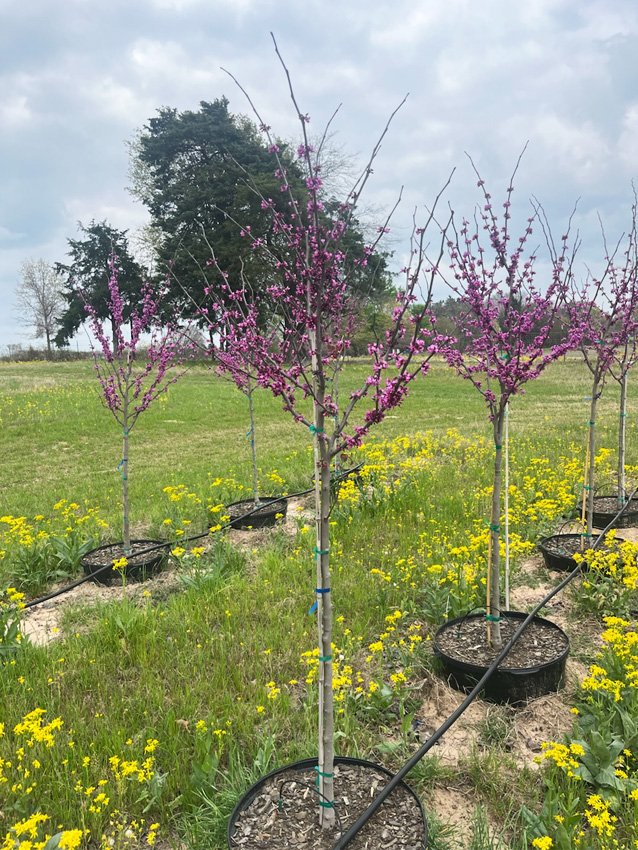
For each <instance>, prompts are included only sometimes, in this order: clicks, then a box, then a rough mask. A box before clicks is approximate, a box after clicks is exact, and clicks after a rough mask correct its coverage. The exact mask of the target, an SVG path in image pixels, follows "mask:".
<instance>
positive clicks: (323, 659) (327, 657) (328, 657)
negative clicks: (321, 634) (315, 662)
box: [319, 655, 332, 664]
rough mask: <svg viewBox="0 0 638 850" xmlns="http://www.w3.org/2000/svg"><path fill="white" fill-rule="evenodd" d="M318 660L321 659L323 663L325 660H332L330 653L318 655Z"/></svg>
mask: <svg viewBox="0 0 638 850" xmlns="http://www.w3.org/2000/svg"><path fill="white" fill-rule="evenodd" d="M319 661H323V663H324V664H325V663H326V662H327V661H332V655H320V656H319Z"/></svg>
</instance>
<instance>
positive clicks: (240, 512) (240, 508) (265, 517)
mask: <svg viewBox="0 0 638 850" xmlns="http://www.w3.org/2000/svg"><path fill="white" fill-rule="evenodd" d="M287 507H288V505H287V502H286V500H285V499H276V498H270V497H261V498H260V500H259V502H258V503H257V505H255V502H254V501H253V500H252V499H245V500H244V501H242V502H235V504H233V505H228V506H227V508H226V511H227V513H228V515H229V516H230V525H231V527H232V528H244V529H245V528H264V527H266V526H270V525H275V523H276V522H277V521H278V517H277V514H284V515H285V513H286V510H287ZM255 508H257V510H255ZM247 513H250V516H248V517H246V518H245V519H242V517H243V516H244V514H247Z"/></svg>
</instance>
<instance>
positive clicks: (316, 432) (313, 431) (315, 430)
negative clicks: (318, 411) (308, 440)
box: [308, 425, 323, 434]
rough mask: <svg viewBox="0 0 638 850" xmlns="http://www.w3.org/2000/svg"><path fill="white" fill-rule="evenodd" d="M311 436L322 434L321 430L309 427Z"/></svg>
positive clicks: (312, 426)
mask: <svg viewBox="0 0 638 850" xmlns="http://www.w3.org/2000/svg"><path fill="white" fill-rule="evenodd" d="M308 427H309V428H310V433H311V434H323V428H316V427H315V426H314V425H309V426H308Z"/></svg>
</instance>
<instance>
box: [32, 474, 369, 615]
mask: <svg viewBox="0 0 638 850" xmlns="http://www.w3.org/2000/svg"><path fill="white" fill-rule="evenodd" d="M362 466H363V463H360V464H359V465H358V466H355V467H353V468H352V469H348V470H346V471H345V472H341V473H339V475H335V477H334V480H335V481H339V480H340V479H341V478H346V477H347V476H348V475H350V474H351V473H352V472H356V471H357V470H358V469H361V467H362ZM314 489H315V488H314V487H310V488H308V489H307V490H300V491H299V493H288V495H286V496H280V497H277V498H276V499H274V501H275V502H287V501H288V499H296V498H297V497H299V496H307V495H308V493H312V492H313V490H314ZM262 507H263V506H262V505H260V506H259V507H257V508H253V509H252V510H250V511H248V512H247V513H245V514H242V515H241V516H238V517H235V519H234V520H232V521H231V522H227V523H225V525H223V526H221V528H220V529H219V530H220V531H221V530H222V529H224V528H229V527H230V526H231V525H232V524H233V523H234V522H237V521H238V520H242V519H246V517H249V516H252V515H253V514H254V513H257V511H260V510H261V508H262ZM204 537H210V531H204V532H202V533H201V534H194V535H193V536H192V537H184V538H182V540H181V541H180V542H181V543H194V542H195V541H196V540H202V539H203V538H204ZM174 545H175V544H174V543H172V542H168V541H167V542H165V543H156V544H154V545H153V546H148V547H147V548H146V549H142V550H140V551H139V552H136V553H135V557H136V558H138V557H140V556H141V555H148V554H149V553H150V552H156V551H157V550H158V549H168V547H169V546H174ZM112 569H113V564H105V565H104V566H103V567H100V568H99V569H97V570H94V571H93V572H92V573H91V575H87V576H82V578H79V579H77V580H76V581H74V582H71V584H67V585H65V586H64V587H61V588H60V589H59V590H54V591H53V592H52V593H47V595H46V596H40V597H39V598H38V599H31V600H30V601H29V602H25V604H24V606H23V610H24V609H26V608H32V607H33V606H34V605H41V604H42V603H43V602H49V600H51V599H55V598H56V596H62V594H64V593H68V592H69V590H73V589H74V588H75V587H79V586H80V585H81V584H84V582H85V581H92V580H93V579H94V578H95V576H98V575H100V574H101V573H103V572H105V571H106V570H112Z"/></svg>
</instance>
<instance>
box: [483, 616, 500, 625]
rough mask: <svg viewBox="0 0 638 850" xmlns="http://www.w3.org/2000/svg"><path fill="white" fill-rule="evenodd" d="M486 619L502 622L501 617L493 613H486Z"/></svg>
mask: <svg viewBox="0 0 638 850" xmlns="http://www.w3.org/2000/svg"><path fill="white" fill-rule="evenodd" d="M485 619H486V620H488V621H489V622H492V623H500V622H501V618H500V617H492V615H491V614H486V615H485Z"/></svg>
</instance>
